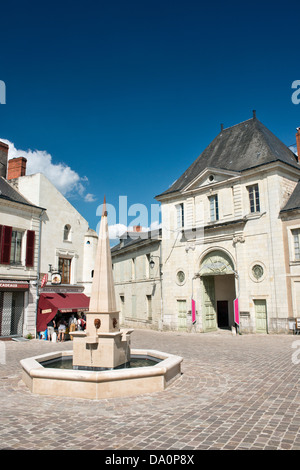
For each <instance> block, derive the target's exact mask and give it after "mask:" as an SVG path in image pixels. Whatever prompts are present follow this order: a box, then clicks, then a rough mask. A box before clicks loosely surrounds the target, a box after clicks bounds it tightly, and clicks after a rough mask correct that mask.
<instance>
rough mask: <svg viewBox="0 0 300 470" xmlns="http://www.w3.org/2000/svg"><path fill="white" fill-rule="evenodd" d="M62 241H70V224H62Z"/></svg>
mask: <svg viewBox="0 0 300 470" xmlns="http://www.w3.org/2000/svg"><path fill="white" fill-rule="evenodd" d="M64 241H65V242H69V241H71V225H65V226H64Z"/></svg>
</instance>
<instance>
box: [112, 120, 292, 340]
mask: <svg viewBox="0 0 300 470" xmlns="http://www.w3.org/2000/svg"><path fill="white" fill-rule="evenodd" d="M297 135H299V131H298V133H297ZM297 143H298V145H299V137H297ZM299 148H300V146H299V147H298V154H299ZM299 179H300V165H299V163H298V158H297V156H296V155H295V154H294V153H293V152H292V151H291V150H290V149H289V148H287V147H286V146H285V145H284V144H283V143H282V142H281V141H280V140H279V139H278V138H277V137H276V136H275V135H274V134H272V132H271V131H269V130H268V129H267V128H266V127H265V126H264V125H263V124H262V123H261V122H260V121H259V120H258V119H257V118H256V115H255V112H254V113H253V118H251V119H249V120H247V121H245V122H242V123H240V124H237V125H235V126H232V127H229V128H227V129H224V128H223V126H221V131H220V133H219V134H218V135H217V137H216V138H215V139H214V140H213V141H212V142H211V144H210V145H209V146H208V147H207V148H206V149H205V150H204V151H203V152H202V153H201V155H200V156H199V157H198V158H197V159H196V161H195V162H194V163H193V164H192V165H191V166H190V167H189V168H188V169H187V170H186V171H185V173H184V174H183V175H182V176H181V177H180V178H178V180H177V181H176V182H175V183H174V184H172V186H171V187H169V188H168V189H167V190H166V191H165V192H163V193H161V194H160V195H158V196H156V199H157V200H158V201H159V202H160V203H161V212H162V241H161V247H160V265H161V271H162V276H161V279H160V280H159V282H160V281H161V292H162V304H163V311H162V315H161V318H162V323H163V327H164V328H170V329H182V330H193V331H199V332H200V331H201V332H206V331H213V330H215V329H217V328H218V327H219V328H230V327H232V326H234V325H235V324H236V322H237V323H238V325H239V329H240V331H241V332H247V331H248V332H262V333H268V332H287V331H289V328H290V327H291V321H290V320H292V319H294V318H295V317H296V316H297V315H300V305H299V303H300V251H299V250H300V249H299V246H300V240H299V235H300V218H299V215H300V186H299V185H300V183H299ZM143 250H144V253H143ZM143 250H142V249H141V248H140V247H139V245H138V244H137V243H136V247H135V252H134V251H133V252H132V253H131V256H132V259H135V262H134V264H137V262H138V259H139V256H140V255H141V256H144V258H145V257H147V256H149V253H150V252H149V251H147V250H146V251H145V248H143ZM121 256H123V257H125V256H127V258H129V257H130V252H129V251H128V249H126V248H125V246H124V248H123V249H121V247H119V250H118V255H117V257H116V256H115V257H114V258H113V260H114V261H116V260H117V259H118V261H119V262H120V261H121ZM127 263H128V260H127ZM118 269H119V271H120V269H121V268H120V267H119V268H118ZM131 276H132V275H131ZM116 279H118V278H117V277H116ZM130 282H131V283H132V281H131V280H130V273H129V275H127V277H126V275H125V278H124V280H123V290H124V292H125V286H126V285H128V284H130ZM157 282H158V281H157ZM118 289H119V291H120V289H121V287H120V284H119V287H118ZM141 292H142V291H141ZM139 293H140V291H139V290H138V291H137V294H136V299H133V300H132V305H133V306H134V304H135V303H136V304H137V303H138V302H139ZM148 295H150V294H148ZM141 297H142V298H143V299H144V297H145V293H144V292H143V293H141ZM120 299H121V301H120V308H121V309H122V297H121V295H120ZM192 299H193V302H195V303H194V305H195V317H194V316H193V313H194V312H193V308H192ZM236 299H237V300H236ZM143 301H144V302H145V299H144V300H143ZM234 302H235V303H234ZM237 302H238V305H237ZM234 305H235V308H234ZM133 306H132V312H134V307H133ZM144 311H145V309H144ZM127 315H130V314H128V313H127ZM144 315H145V314H144ZM159 315H160V313H159V308H158V307H157V306H156V311H155V312H154V311H152V316H153V317H155V316H156V317H159ZM235 315H238V316H235ZM132 316H133V314H132ZM125 319H126V316H125ZM144 320H145V317H144Z"/></svg>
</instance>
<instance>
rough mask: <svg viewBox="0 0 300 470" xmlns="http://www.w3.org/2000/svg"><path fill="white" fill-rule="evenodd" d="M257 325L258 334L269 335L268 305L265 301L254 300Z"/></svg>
mask: <svg viewBox="0 0 300 470" xmlns="http://www.w3.org/2000/svg"><path fill="white" fill-rule="evenodd" d="M254 307H255V323H256V332H257V333H267V303H266V301H265V300H254Z"/></svg>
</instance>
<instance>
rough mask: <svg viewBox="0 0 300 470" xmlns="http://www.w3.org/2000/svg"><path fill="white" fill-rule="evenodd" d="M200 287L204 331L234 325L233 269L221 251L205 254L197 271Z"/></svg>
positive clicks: (228, 257)
mask: <svg viewBox="0 0 300 470" xmlns="http://www.w3.org/2000/svg"><path fill="white" fill-rule="evenodd" d="M199 275H200V280H201V285H202V289H201V290H202V313H203V315H202V324H203V330H204V331H213V330H216V329H217V328H225V329H227V328H231V326H233V325H234V312H233V301H234V299H235V297H236V289H235V269H234V264H233V261H232V260H231V258H230V256H229V255H228V254H227V253H225V252H224V251H222V250H213V251H210V252H209V253H207V254H206V255H205V256H204V258H203V259H202V261H201V264H200V270H199Z"/></svg>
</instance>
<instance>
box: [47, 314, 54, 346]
mask: <svg viewBox="0 0 300 470" xmlns="http://www.w3.org/2000/svg"><path fill="white" fill-rule="evenodd" d="M55 326H56V325H55V320H54V318H52V320H50V321H49V323H48V324H47V331H48V341H52V336H53V333H54V328H55Z"/></svg>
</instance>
